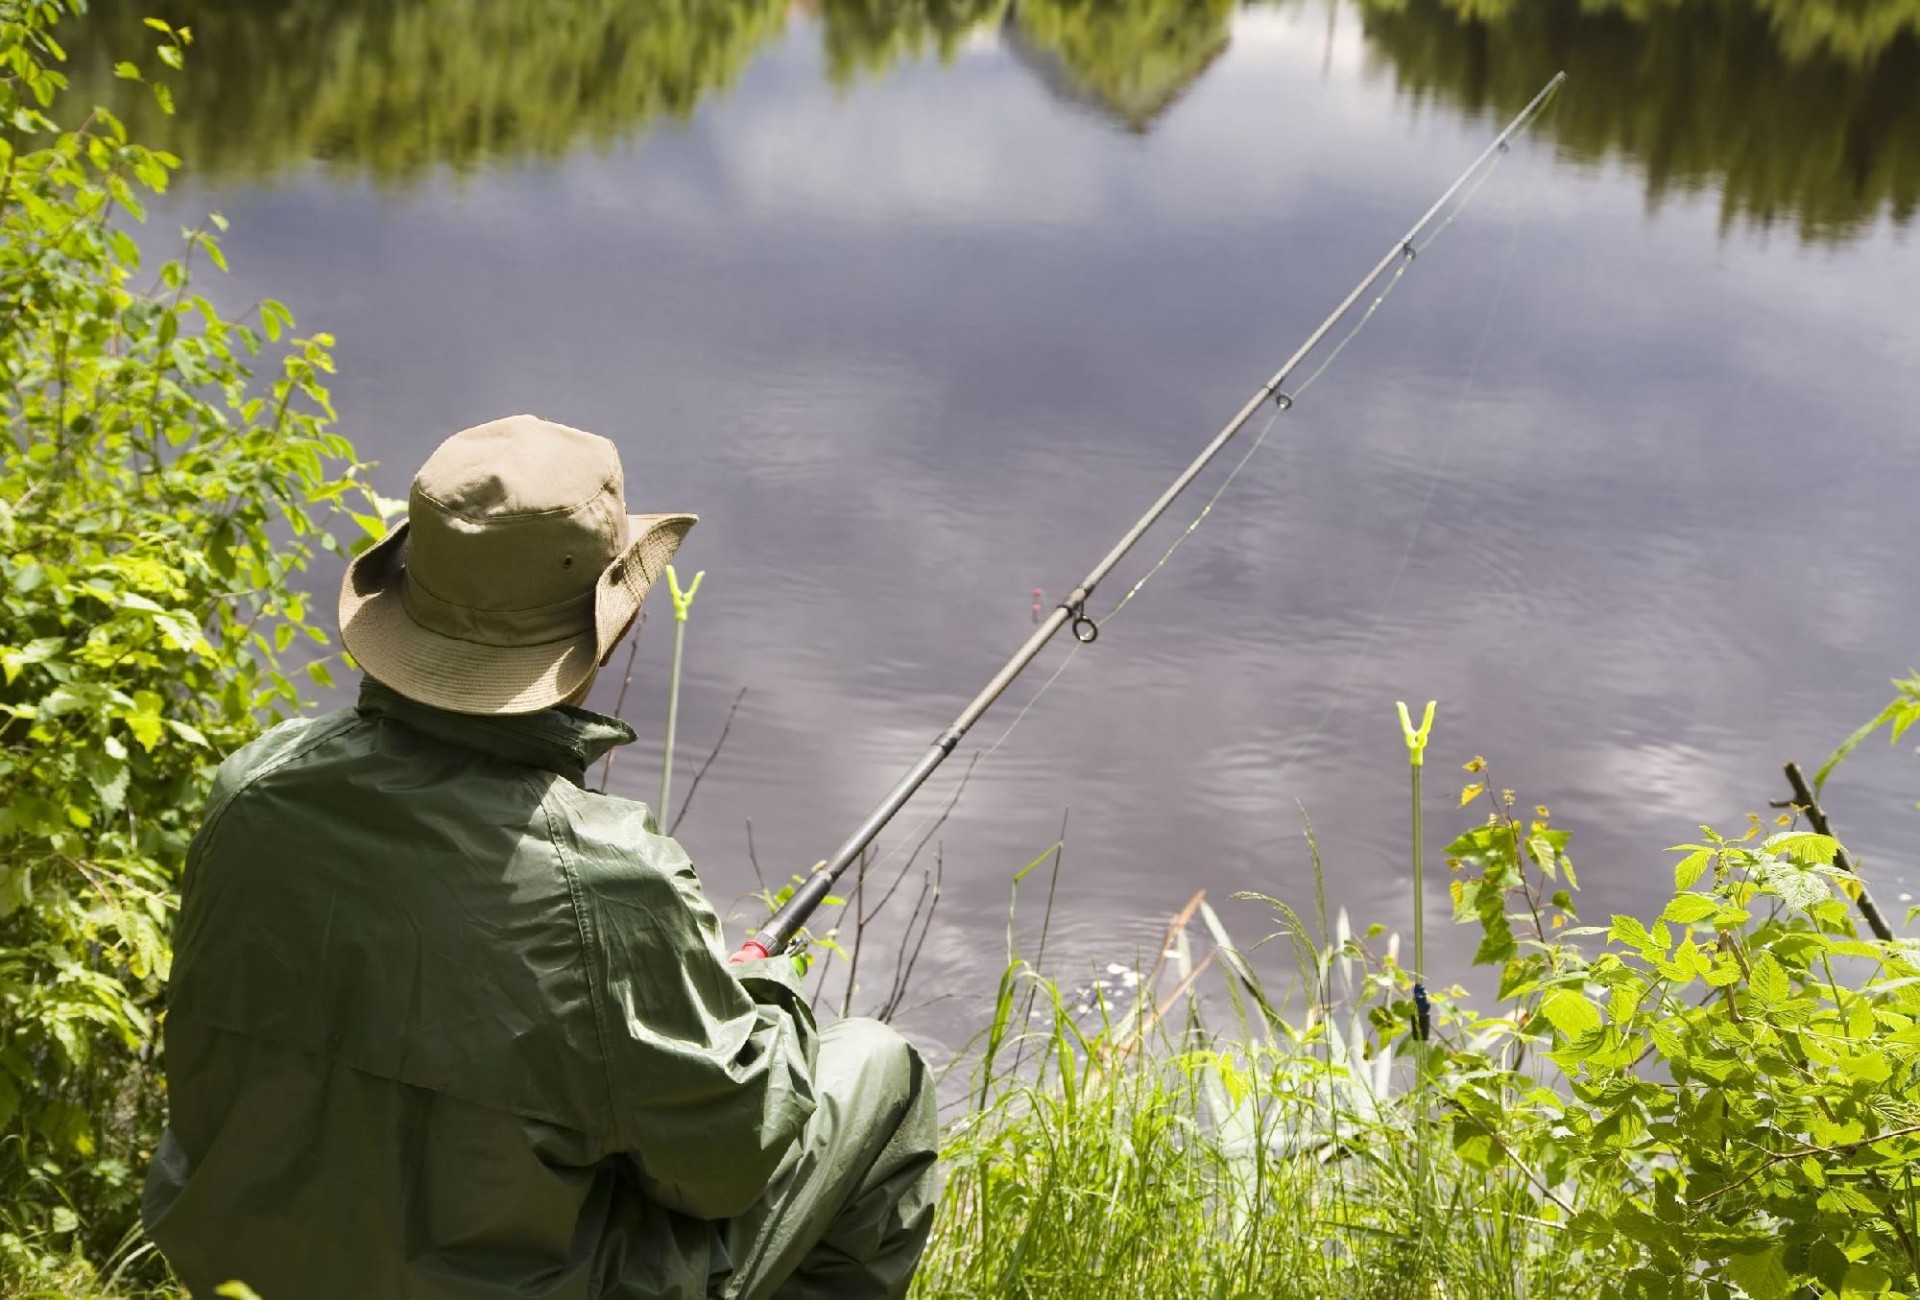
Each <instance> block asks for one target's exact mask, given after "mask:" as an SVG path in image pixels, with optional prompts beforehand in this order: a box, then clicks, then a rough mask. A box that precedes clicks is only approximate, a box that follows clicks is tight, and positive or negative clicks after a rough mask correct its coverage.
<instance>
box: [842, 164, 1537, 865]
mask: <svg viewBox="0 0 1920 1300" xmlns="http://www.w3.org/2000/svg"><path fill="white" fill-rule="evenodd" d="M1505 157H1506V155H1505V154H1504V153H1502V154H1501V155H1499V156H1498V157H1497V158H1495V160H1494V161H1493V162H1492V163H1491V164H1490V165H1489V166H1487V167H1486V168H1484V169H1482V171H1481V172H1480V175H1479V176H1478V177H1477V178H1476V179H1475V181H1474V182H1473V184H1472V185H1470V186H1469V187H1468V188H1467V189H1466V190H1465V191H1464V192H1463V193H1462V194H1461V195H1460V196H1459V199H1458V201H1457V202H1456V203H1455V205H1454V206H1453V208H1452V209H1451V210H1450V211H1449V212H1448V214H1447V216H1446V219H1445V220H1443V221H1442V222H1440V223H1439V224H1438V225H1437V226H1435V227H1434V229H1433V230H1431V231H1430V232H1428V233H1427V235H1426V236H1425V238H1423V239H1422V240H1420V242H1419V243H1418V244H1416V245H1414V246H1413V248H1412V250H1411V252H1412V255H1411V256H1408V257H1404V258H1402V259H1401V260H1400V263H1399V265H1397V266H1396V267H1395V268H1394V271H1393V274H1392V276H1390V277H1389V278H1388V280H1387V283H1386V285H1385V287H1383V288H1382V289H1381V290H1380V292H1379V293H1378V294H1377V295H1376V296H1375V297H1374V298H1373V300H1372V301H1371V302H1370V303H1368V304H1367V308H1366V310H1365V311H1364V312H1362V313H1361V315H1360V317H1359V319H1358V320H1356V321H1355V322H1354V324H1353V326H1352V327H1351V328H1350V329H1349V330H1347V332H1346V333H1345V334H1344V335H1342V336H1341V338H1340V339H1339V341H1338V342H1337V343H1335V344H1334V346H1333V347H1332V348H1331V349H1329V350H1328V351H1327V353H1326V355H1325V356H1323V357H1322V358H1321V359H1320V361H1319V362H1318V364H1317V365H1315V367H1314V369H1313V370H1312V371H1311V372H1310V373H1309V374H1308V375H1307V377H1306V379H1304V380H1303V381H1301V383H1300V384H1299V386H1298V387H1296V388H1295V389H1294V390H1293V392H1292V394H1291V398H1292V400H1291V401H1289V402H1288V403H1286V404H1285V405H1281V404H1279V403H1277V402H1276V403H1275V404H1274V407H1273V410H1272V412H1271V413H1270V414H1269V415H1268V416H1267V419H1266V422H1265V423H1264V424H1262V425H1261V427H1260V431H1259V433H1258V434H1257V435H1256V436H1255V437H1254V439H1253V441H1252V443H1251V444H1250V445H1249V446H1248V447H1247V450H1246V451H1245V453H1243V454H1242V455H1241V456H1240V458H1239V460H1238V461H1236V462H1235V463H1234V465H1233V467H1232V469H1230V470H1229V471H1228V472H1227V474H1226V476H1225V477H1224V478H1223V479H1222V480H1221V482H1220V485H1219V486H1218V487H1217V488H1215V489H1214V491H1213V493H1212V495H1210V496H1209V497H1208V498H1207V501H1206V503H1205V504H1204V505H1203V506H1201V507H1200V510H1199V512H1198V513H1196V514H1195V515H1194V517H1193V519H1192V520H1191V521H1190V522H1189V523H1188V524H1187V526H1186V527H1185V528H1184V529H1182V530H1181V531H1180V532H1179V533H1178V534H1177V535H1176V536H1175V537H1174V539H1173V541H1172V543H1171V544H1170V545H1168V546H1167V548H1166V550H1165V551H1163V552H1162V553H1161V555H1160V557H1159V559H1157V560H1156V561H1155V562H1154V563H1153V565H1152V566H1151V567H1150V568H1148V569H1147V571H1146V572H1145V573H1144V574H1142V575H1141V576H1140V578H1139V579H1138V580H1136V581H1135V582H1134V584H1133V585H1132V586H1131V587H1129V588H1128V589H1127V591H1126V594H1124V595H1123V596H1121V597H1120V599H1119V600H1118V601H1116V602H1114V604H1113V606H1112V608H1110V609H1109V610H1108V611H1107V612H1106V613H1105V614H1104V615H1102V616H1101V617H1100V618H1099V619H1098V620H1096V626H1097V627H1100V628H1104V627H1105V626H1106V625H1107V624H1108V623H1110V622H1112V621H1113V620H1114V619H1115V618H1116V617H1118V616H1119V614H1120V613H1121V611H1123V610H1124V609H1126V607H1127V606H1128V605H1129V604H1131V603H1132V601H1133V599H1134V597H1136V596H1138V595H1139V594H1140V592H1141V591H1142V590H1143V589H1145V587H1146V585H1147V584H1148V583H1149V582H1151V581H1152V580H1153V579H1154V578H1155V577H1156V576H1157V575H1158V574H1159V572H1160V570H1162V569H1164V568H1165V567H1166V566H1167V563H1168V561H1170V560H1172V559H1173V556H1174V553H1175V552H1176V551H1178V550H1179V549H1180V547H1181V546H1182V545H1184V544H1185V543H1186V541H1187V539H1188V538H1190V537H1192V536H1193V534H1194V533H1195V532H1197V531H1198V530H1199V528H1200V526H1201V525H1202V524H1204V523H1205V522H1206V521H1207V519H1208V518H1209V517H1210V516H1211V515H1212V514H1213V511H1214V507H1216V506H1217V505H1219V503H1220V500H1221V498H1223V497H1224V496H1225V495H1226V493H1227V490H1228V489H1229V488H1230V487H1232V486H1233V482H1234V480H1235V479H1237V478H1239V476H1240V473H1241V471H1242V470H1244V469H1245V468H1246V467H1247V465H1248V464H1249V463H1250V462H1251V461H1252V460H1253V458H1254V457H1255V456H1256V455H1257V454H1258V453H1259V451H1260V449H1261V447H1262V446H1263V445H1265V443H1266V441H1267V436H1268V435H1269V434H1270V433H1272V432H1273V428H1274V425H1275V424H1276V423H1277V422H1278V421H1279V419H1280V417H1281V415H1283V414H1285V413H1286V412H1287V411H1289V410H1291V409H1292V408H1293V406H1294V404H1295V403H1297V402H1298V401H1299V399H1300V398H1301V397H1302V396H1304V395H1305V394H1306V392H1307V391H1308V390H1309V389H1311V388H1312V387H1313V386H1314V384H1316V383H1317V382H1319V380H1320V378H1321V376H1323V375H1325V374H1326V373H1327V370H1328V368H1329V367H1331V366H1332V365H1333V363H1334V362H1335V361H1337V360H1339V358H1340V354H1341V353H1342V352H1345V351H1346V349H1347V346H1348V344H1350V343H1352V342H1353V340H1354V339H1355V338H1356V337H1358V336H1359V334H1360V332H1361V331H1362V330H1364V329H1366V327H1367V326H1368V325H1369V324H1370V323H1372V321H1373V318H1374V317H1375V316H1376V315H1377V314H1378V313H1379V311H1380V309H1381V307H1383V306H1384V305H1385V304H1386V301H1387V299H1388V298H1389V297H1391V296H1392V294H1393V291H1394V290H1395V289H1397V288H1398V287H1399V286H1400V282H1401V280H1403V279H1404V278H1405V277H1406V274H1407V272H1408V271H1409V270H1411V269H1412V268H1413V265H1414V263H1415V262H1416V261H1417V260H1418V257H1419V255H1420V254H1422V253H1424V252H1426V251H1427V249H1429V248H1431V247H1432V246H1433V244H1434V243H1435V242H1436V241H1437V240H1438V239H1439V238H1440V237H1441V236H1442V235H1444V234H1445V233H1446V232H1447V230H1448V229H1450V228H1451V227H1452V225H1453V223H1454V222H1456V221H1458V220H1459V219H1460V216H1461V214H1462V213H1464V212H1465V211H1466V210H1467V208H1468V206H1469V205H1470V204H1472V203H1473V201H1474V199H1475V198H1476V197H1478V195H1479V193H1480V190H1481V189H1482V188H1483V187H1484V186H1485V185H1486V184H1487V182H1488V181H1489V180H1490V179H1492V177H1493V174H1494V173H1495V172H1496V171H1498V170H1499V165H1500V163H1501V162H1503V161H1505ZM1519 231H1520V226H1519V225H1516V226H1515V228H1514V239H1513V241H1512V242H1511V243H1510V244H1509V246H1508V250H1507V257H1506V261H1505V263H1504V264H1503V267H1502V270H1501V274H1500V278H1499V282H1498V285H1497V288H1496V290H1495V294H1494V297H1493V303H1492V307H1491V308H1490V310H1489V314H1488V318H1487V322H1486V325H1485V326H1484V327H1483V329H1482V331H1481V335H1480V345H1479V348H1478V350H1477V351H1476V352H1475V354H1474V358H1473V362H1472V365H1471V367H1470V368H1469V371H1468V375H1467V381H1466V385H1465V387H1463V389H1462V390H1461V393H1460V396H1459V398H1457V399H1456V401H1455V404H1454V413H1453V418H1452V419H1451V420H1450V421H1449V423H1448V430H1447V438H1446V441H1447V444H1448V447H1449V449H1450V448H1451V445H1452V441H1453V439H1452V434H1453V432H1454V430H1455V429H1456V428H1457V425H1458V422H1459V416H1460V413H1461V411H1462V410H1463V409H1464V407H1465V404H1466V398H1467V395H1468V393H1469V392H1471V390H1472V387H1473V383H1474V378H1475V376H1476V375H1477V374H1478V373H1479V369H1480V362H1481V359H1482V357H1483V356H1484V355H1485V353H1486V346H1487V341H1488V338H1489V336H1490V335H1491V333H1492V327H1493V321H1494V319H1495V317H1496V315H1497V313H1498V309H1499V306H1500V303H1501V301H1502V300H1503V299H1504V298H1505V296H1506V289H1507V283H1508V279H1509V277H1510V275H1511V272H1512V269H1513V260H1514V251H1515V249H1516V248H1517V247H1518V242H1519ZM1445 464H1446V459H1444V458H1443V460H1442V462H1441V467H1440V468H1441V469H1444V467H1445ZM1438 482H1439V470H1436V471H1435V473H1434V475H1433V476H1432V477H1431V478H1430V479H1429V481H1428V485H1427V492H1426V497H1425V500H1424V501H1423V503H1422V505H1421V510H1420V515H1419V521H1418V522H1417V523H1416V525H1415V528H1414V532H1413V535H1412V536H1411V537H1410V538H1409V539H1408V541H1407V546H1406V548H1405V549H1404V551H1403V552H1402V554H1401V558H1400V564H1399V567H1398V568H1397V569H1396V570H1395V572H1394V575H1393V579H1392V581H1391V582H1390V583H1389V585H1388V588H1387V595H1386V599H1385V601H1384V602H1383V603H1382V604H1381V606H1380V609H1379V611H1378V612H1377V613H1376V614H1375V615H1374V618H1373V620H1372V624H1371V626H1370V627H1369V629H1368V631H1367V634H1366V636H1365V637H1364V638H1363V640H1362V649H1361V652H1360V655H1359V656H1358V657H1357V659H1356V661H1355V663H1354V664H1353V665H1352V666H1351V667H1350V668H1349V670H1348V673H1347V676H1346V678H1345V680H1344V681H1343V682H1342V683H1341V686H1340V689H1339V690H1338V691H1337V692H1336V694H1335V697H1334V700H1333V701H1332V702H1331V703H1330V704H1329V705H1328V706H1327V707H1326V709H1325V710H1324V711H1323V712H1322V713H1321V716H1320V719H1319V721H1318V722H1317V723H1316V724H1315V726H1314V729H1313V730H1312V731H1311V732H1310V733H1308V734H1307V735H1306V736H1305V737H1303V738H1302V739H1301V740H1300V741H1299V742H1298V743H1297V744H1296V745H1295V747H1294V752H1293V754H1292V755H1291V756H1289V757H1288V758H1287V760H1286V761H1285V762H1284V763H1283V764H1281V766H1280V768H1279V771H1278V773H1277V774H1276V779H1277V778H1278V776H1284V775H1285V774H1286V773H1287V772H1288V771H1290V770H1291V769H1292V768H1293V766H1294V764H1295V763H1296V762H1298V760H1299V759H1300V757H1301V755H1303V754H1304V753H1305V752H1306V748H1307V746H1308V745H1309V744H1311V743H1312V742H1313V741H1314V740H1316V739H1318V738H1319V736H1320V734H1321V733H1322V732H1323V731H1324V729H1325V727H1326V725H1327V723H1328V722H1329V721H1330V720H1331V719H1332V717H1333V715H1334V713H1335V712H1336V711H1337V710H1338V709H1339V707H1340V705H1341V704H1343V703H1345V699H1346V693H1347V690H1348V688H1349V687H1350V686H1351V685H1352V684H1353V682H1354V680H1355V679H1356V677H1357V676H1358V673H1359V668H1360V666H1361V664H1363V663H1364V661H1365V658H1366V655H1367V654H1368V653H1369V652H1370V650H1371V647H1372V642H1373V640H1374V637H1375V635H1376V634H1377V633H1378V631H1379V629H1380V625H1381V623H1383V622H1384V621H1385V618H1386V615H1387V611H1388V609H1389V608H1390V607H1391V605H1392V603H1393V596H1394V593H1395V591H1396V590H1397V588H1398V587H1399V584H1400V579H1401V576H1402V575H1403V574H1404V573H1405V572H1406V569H1407V566H1408V563H1409V562H1410V561H1411V559H1412V555H1413V551H1414V549H1415V546H1416V543H1417V542H1418V540H1419V536H1420V531H1421V529H1422V528H1423V527H1424V526H1425V522H1426V515H1427V508H1428V507H1429V506H1431V505H1432V502H1433V495H1434V491H1435V488H1436V487H1437V486H1438ZM1089 644H1090V643H1089V642H1085V641H1078V640H1076V641H1075V643H1074V645H1073V647H1072V649H1070V650H1068V651H1067V653H1066V656H1065V657H1064V658H1062V659H1061V661H1060V663H1059V665H1058V666H1056V667H1055V668H1054V670H1053V672H1051V673H1050V674H1048V676H1047V677H1046V679H1045V680H1044V681H1042V682H1041V683H1040V685H1039V687H1038V688H1037V689H1036V690H1035V691H1034V692H1033V694H1032V695H1031V696H1030V697H1029V698H1028V699H1027V700H1026V702H1025V703H1024V704H1022V705H1021V707H1020V709H1019V711H1018V712H1017V713H1015V714H1014V716H1013V717H1012V718H1011V719H1009V720H1008V722H1007V725H1006V727H1005V728H1004V729H1003V730H1002V731H1001V732H1000V734H999V735H998V736H997V737H995V738H994V740H993V742H992V743H991V744H989V745H987V746H985V747H983V748H981V749H979V750H976V751H975V753H974V756H973V757H972V758H970V759H969V760H968V763H967V767H966V771H965V774H964V775H963V776H962V777H961V778H960V780H961V781H962V782H965V781H971V780H972V779H973V778H974V777H975V776H976V775H977V774H978V773H979V770H980V769H981V767H983V766H984V765H985V764H986V763H987V762H988V761H989V760H991V759H992V758H993V756H994V755H995V754H997V753H998V752H999V751H1000V748H1001V746H1003V745H1005V744H1006V743H1007V741H1008V739H1010V738H1011V737H1012V735H1013V733H1014V731H1015V730H1017V729H1018V728H1019V726H1020V724H1021V723H1022V722H1024V721H1026V718H1027V715H1028V714H1029V713H1031V712H1033V709H1034V706H1035V705H1037V704H1038V703H1039V702H1040V699H1041V697H1042V696H1044V695H1045V694H1046V693H1047V692H1048V691H1049V690H1051V689H1052V688H1053V685H1054V683H1055V682H1057V681H1059V680H1060V678H1061V677H1062V676H1063V675H1064V674H1065V673H1066V671H1067V668H1068V667H1069V666H1070V665H1071V664H1072V663H1073V661H1074V660H1075V659H1076V658H1078V657H1079V655H1080V652H1081V651H1082V650H1084V649H1086V648H1087V646H1088V645H1089ZM946 803H947V801H946V800H942V801H940V802H939V803H937V804H936V805H935V806H934V807H932V808H930V809H929V810H928V811H927V812H926V813H924V814H922V816H921V817H920V819H919V820H918V821H917V822H916V823H915V824H914V826H913V827H912V828H911V829H910V830H908V831H907V832H906V833H905V834H904V835H902V836H900V837H899V838H898V839H896V840H895V842H894V844H893V845H892V846H891V847H890V848H889V849H888V850H887V851H886V852H885V853H883V854H882V855H881V856H880V857H879V858H878V859H876V860H874V861H871V862H870V863H869V864H868V865H867V866H866V867H864V868H862V874H863V875H865V874H867V873H870V872H873V871H878V870H880V869H882V868H884V867H886V866H887V865H889V864H890V863H892V862H893V861H894V860H895V859H896V858H897V857H899V855H900V854H901V853H902V852H904V851H905V850H906V848H907V846H908V845H917V844H918V843H919V841H920V839H921V836H922V835H923V834H924V833H926V832H927V831H928V830H929V829H931V827H932V826H933V824H934V823H935V822H936V821H938V820H939V819H940V817H941V816H942V813H943V809H944V808H945V806H946Z"/></svg>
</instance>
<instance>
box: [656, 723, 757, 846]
mask: <svg viewBox="0 0 1920 1300" xmlns="http://www.w3.org/2000/svg"><path fill="white" fill-rule="evenodd" d="M746 698H747V688H746V687H744V686H742V687H741V688H740V692H739V694H737V695H735V696H734V697H733V707H732V708H730V709H728V710H727V720H726V722H725V723H723V724H722V725H721V727H720V739H718V740H716V741H714V742H713V748H712V749H711V750H709V751H708V752H707V761H706V762H704V763H702V764H700V770H699V771H698V772H695V773H694V774H693V783H692V784H691V785H689V786H688V787H687V794H686V797H685V798H683V799H682V800H681V801H680V811H679V812H677V813H675V814H674V815H673V825H672V826H670V827H669V828H668V829H667V834H669V835H674V834H677V833H679V830H680V823H681V822H683V821H685V820H686V819H687V809H689V808H691V807H693V796H694V795H695V794H697V793H698V792H699V790H700V782H701V780H702V778H704V777H705V776H706V774H707V769H708V768H710V767H712V766H713V760H714V759H716V758H718V757H720V747H721V746H722V745H725V744H726V743H727V733H728V732H730V731H732V730H733V715H734V714H736V713H738V712H739V711H740V701H742V700H744V699H746Z"/></svg>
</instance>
